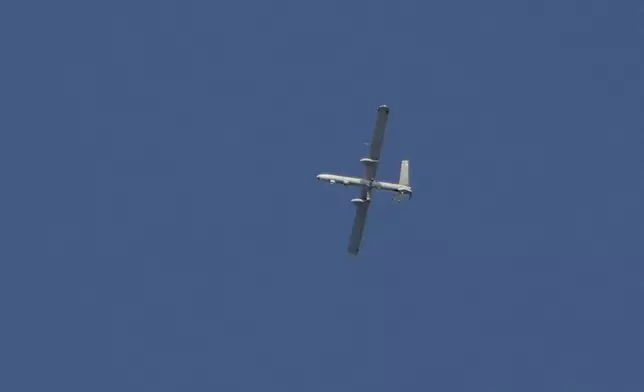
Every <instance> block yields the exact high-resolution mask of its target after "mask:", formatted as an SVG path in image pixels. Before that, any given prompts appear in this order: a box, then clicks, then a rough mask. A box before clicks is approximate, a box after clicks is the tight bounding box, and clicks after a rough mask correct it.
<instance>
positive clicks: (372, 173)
mask: <svg viewBox="0 0 644 392" xmlns="http://www.w3.org/2000/svg"><path fill="white" fill-rule="evenodd" d="M388 119H389V107H388V106H387V105H381V106H379V107H378V117H377V118H376V128H375V129H374V131H373V136H372V137H371V147H370V148H369V156H368V157H367V162H366V168H365V180H367V181H370V180H373V179H375V178H376V170H377V169H378V161H379V160H380V150H381V149H382V143H383V141H384V139H385V132H386V131H387V120H388Z"/></svg>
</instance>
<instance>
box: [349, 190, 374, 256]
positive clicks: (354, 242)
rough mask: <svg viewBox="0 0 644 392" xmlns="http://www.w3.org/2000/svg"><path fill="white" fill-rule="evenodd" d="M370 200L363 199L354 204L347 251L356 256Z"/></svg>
mask: <svg viewBox="0 0 644 392" xmlns="http://www.w3.org/2000/svg"><path fill="white" fill-rule="evenodd" d="M369 204H371V202H370V201H364V202H362V203H358V204H356V216H355V218H354V220H353V228H352V229H351V236H350V238H349V249H348V250H349V253H350V254H352V255H354V256H357V255H358V252H359V251H360V244H361V242H362V234H363V232H364V226H365V222H366V220H367V211H368V210H369Z"/></svg>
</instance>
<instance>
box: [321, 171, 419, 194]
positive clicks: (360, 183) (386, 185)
mask: <svg viewBox="0 0 644 392" xmlns="http://www.w3.org/2000/svg"><path fill="white" fill-rule="evenodd" d="M317 178H318V180H321V181H327V182H330V183H331V184H340V185H345V186H357V187H362V188H369V189H376V190H383V191H390V192H398V193H405V194H409V193H411V191H412V189H411V187H410V186H408V185H404V184H397V183H394V182H386V181H376V180H373V181H369V180H366V179H364V178H360V177H349V176H341V175H338V174H328V173H322V174H319V175H318V176H317Z"/></svg>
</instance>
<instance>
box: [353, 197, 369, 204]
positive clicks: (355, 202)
mask: <svg viewBox="0 0 644 392" xmlns="http://www.w3.org/2000/svg"><path fill="white" fill-rule="evenodd" d="M351 203H353V204H355V205H359V204H363V203H366V201H365V200H363V199H361V198H359V197H357V198H355V199H351Z"/></svg>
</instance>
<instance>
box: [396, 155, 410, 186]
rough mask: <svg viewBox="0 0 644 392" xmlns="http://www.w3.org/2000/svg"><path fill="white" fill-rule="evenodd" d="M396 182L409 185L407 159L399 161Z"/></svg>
mask: <svg viewBox="0 0 644 392" xmlns="http://www.w3.org/2000/svg"><path fill="white" fill-rule="evenodd" d="M398 183H399V184H401V185H406V186H409V161H408V160H404V161H402V162H400V179H399V180H398Z"/></svg>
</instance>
